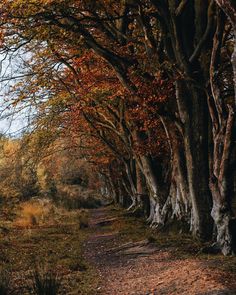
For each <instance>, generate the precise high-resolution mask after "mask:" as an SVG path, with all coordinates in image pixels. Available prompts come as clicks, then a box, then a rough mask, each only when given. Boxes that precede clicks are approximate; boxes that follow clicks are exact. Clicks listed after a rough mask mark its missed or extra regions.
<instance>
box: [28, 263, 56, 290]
mask: <svg viewBox="0 0 236 295" xmlns="http://www.w3.org/2000/svg"><path fill="white" fill-rule="evenodd" d="M60 288H61V278H60V276H59V274H58V273H57V272H55V271H54V270H50V269H48V268H47V267H45V266H40V267H39V266H35V269H34V271H33V277H32V290H33V291H34V293H35V294H37V295H57V294H59V290H60Z"/></svg>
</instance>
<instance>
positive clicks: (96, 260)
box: [0, 207, 236, 295]
mask: <svg viewBox="0 0 236 295" xmlns="http://www.w3.org/2000/svg"><path fill="white" fill-rule="evenodd" d="M58 216H59V217H58V219H55V220H54V221H53V222H51V223H50V222H49V220H47V223H46V224H43V225H41V224H35V225H33V226H31V227H24V228H22V227H19V224H17V223H14V222H11V223H9V225H7V223H6V224H4V226H3V225H1V224H0V225H1V226H0V266H1V267H2V266H4V267H7V268H8V269H9V271H10V287H11V290H12V291H13V293H9V294H15V295H28V294H35V293H34V292H33V291H32V284H33V282H32V280H33V274H34V270H35V268H36V267H40V268H41V269H42V271H44V269H47V268H48V270H49V271H54V272H55V273H56V274H58V279H59V280H60V282H61V290H60V293H59V294H61V295H78V294H80V295H119V294H120V295H163V294H166V295H177V294H182V295H191V294H194V295H207V294H208V295H224V294H225V295H226V294H228V295H229V294H230V295H233V294H234V295H235V294H236V258H235V257H223V256H222V255H219V254H217V255H213V254H204V253H202V251H201V248H202V245H201V244H199V243H198V242H197V241H194V240H193V239H192V237H191V236H189V235H184V234H181V235H180V234H179V232H178V230H176V231H175V232H174V231H173V229H172V230H171V231H170V232H166V233H163V232H162V233H158V231H157V230H156V229H151V228H150V227H149V226H147V224H146V222H145V220H144V219H142V218H137V217H134V216H133V215H131V214H130V213H128V212H127V211H124V210H120V209H118V208H114V207H104V208H98V209H92V210H89V212H86V211H81V210H74V211H62V213H60V214H59V215H58ZM88 216H89V219H88ZM86 219H87V220H86ZM81 224H84V225H85V226H86V225H87V224H88V225H89V226H88V227H85V228H84V227H83V228H81ZM3 279H4V276H2V274H1V271H0V295H1V294H3V293H1V284H2V280H3ZM4 294H8V293H4ZM50 294H51V293H50ZM53 294H54V293H53Z"/></svg>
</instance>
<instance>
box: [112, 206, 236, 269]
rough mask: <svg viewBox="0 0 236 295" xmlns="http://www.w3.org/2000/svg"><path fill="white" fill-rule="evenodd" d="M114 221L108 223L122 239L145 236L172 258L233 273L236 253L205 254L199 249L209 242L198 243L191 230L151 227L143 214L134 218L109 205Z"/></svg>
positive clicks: (144, 237) (134, 240) (124, 240)
mask: <svg viewBox="0 0 236 295" xmlns="http://www.w3.org/2000/svg"><path fill="white" fill-rule="evenodd" d="M111 210H112V212H113V214H114V216H116V217H117V219H116V221H115V222H113V224H112V225H111V227H112V229H113V230H114V231H119V233H120V237H121V240H122V241H123V242H124V243H126V242H128V241H133V242H136V241H140V240H145V239H147V240H148V241H149V242H151V243H154V244H156V246H157V247H158V248H159V249H163V250H170V251H171V254H172V259H173V260H174V259H187V258H196V259H199V260H201V261H202V263H207V264H208V265H209V267H212V268H217V269H219V270H222V271H226V272H230V273H235V274H236V256H234V257H232V256H230V257H225V256H223V255H222V254H205V253H203V251H202V249H203V248H204V247H207V246H209V243H205V244H203V243H201V242H200V241H198V240H197V239H194V238H193V237H192V236H191V234H187V233H179V229H178V227H171V226H169V227H168V229H167V230H159V231H158V230H157V229H151V228H150V227H149V226H148V225H147V223H146V220H145V219H144V218H136V217H134V216H132V215H131V214H129V213H127V211H126V212H124V210H121V209H119V208H112V209H111Z"/></svg>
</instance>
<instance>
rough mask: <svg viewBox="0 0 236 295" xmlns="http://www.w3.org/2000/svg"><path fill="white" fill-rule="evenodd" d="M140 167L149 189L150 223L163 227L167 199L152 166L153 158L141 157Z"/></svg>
mask: <svg viewBox="0 0 236 295" xmlns="http://www.w3.org/2000/svg"><path fill="white" fill-rule="evenodd" d="M140 166H141V167H140V168H141V170H142V172H143V174H144V176H145V179H146V183H147V186H148V189H149V198H150V214H149V217H148V222H150V223H151V226H153V227H156V226H159V225H161V226H162V225H163V224H164V220H163V217H162V214H161V211H162V208H163V206H164V204H165V199H164V198H163V193H162V191H161V188H160V185H159V183H158V179H157V176H156V173H155V171H154V168H153V165H152V159H151V156H141V157H140Z"/></svg>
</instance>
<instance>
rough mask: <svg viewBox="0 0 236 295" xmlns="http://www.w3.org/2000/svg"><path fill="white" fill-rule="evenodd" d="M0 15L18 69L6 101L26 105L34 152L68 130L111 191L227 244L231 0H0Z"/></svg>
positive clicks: (230, 234) (234, 92)
mask: <svg viewBox="0 0 236 295" xmlns="http://www.w3.org/2000/svg"><path fill="white" fill-rule="evenodd" d="M0 14H1V53H2V56H8V58H9V56H11V55H13V54H15V53H16V52H18V53H19V55H21V58H22V63H21V64H22V68H23V69H24V70H22V72H23V74H22V77H20V78H19V77H18V78H17V83H15V84H14V86H11V87H10V90H9V93H8V94H7V97H8V103H9V104H11V105H13V106H14V107H16V106H18V107H21V106H24V105H31V106H32V107H33V108H34V109H35V115H34V118H33V120H32V122H31V124H32V126H34V127H33V128H32V129H33V130H32V134H34V135H35V134H40V138H41V140H42V141H41V142H39V143H40V144H39V145H38V147H39V148H38V149H39V151H41V150H43V148H44V147H45V146H50V144H51V142H52V141H53V139H54V137H55V138H57V137H58V136H59V137H60V138H64V139H65V140H69V142H70V151H71V153H73V152H75V151H78V150H79V155H80V157H83V158H84V159H86V160H87V161H88V162H90V163H91V164H93V167H94V171H96V172H97V173H99V175H100V181H101V186H102V191H103V193H104V194H109V195H112V196H113V199H114V201H115V202H117V203H119V204H121V205H122V206H125V207H128V209H129V210H138V209H141V210H142V211H143V214H145V215H146V216H147V219H148V221H149V222H150V224H151V226H154V227H162V226H165V224H167V223H168V222H172V221H173V222H175V221H176V220H181V221H183V222H184V223H185V224H188V226H189V231H191V232H192V234H193V236H194V237H197V238H199V239H201V240H203V241H207V240H212V239H213V240H215V242H216V244H215V246H216V247H218V248H219V249H220V250H221V251H222V253H224V254H225V255H229V254H233V253H235V251H236V219H235V193H236V177H235V176H236V174H235V167H236V165H235V160H236V158H235V156H236V149H235V141H236V133H235V131H236V128H235V103H236V5H235V3H234V1H233V0H215V1H213V0H190V1H186V0H147V1H141V0H140V1H133V0H120V1H112V0H99V1H92V0H90V1H79V0H37V1H34V0H30V1H23V0H15V1H10V0H4V1H2V3H1V4H0ZM4 54H5V55H4ZM8 78H9V79H13V78H14V75H13V76H11V77H8ZM3 80H4V77H3ZM49 135H50V136H49ZM75 154H78V153H76V152H75Z"/></svg>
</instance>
